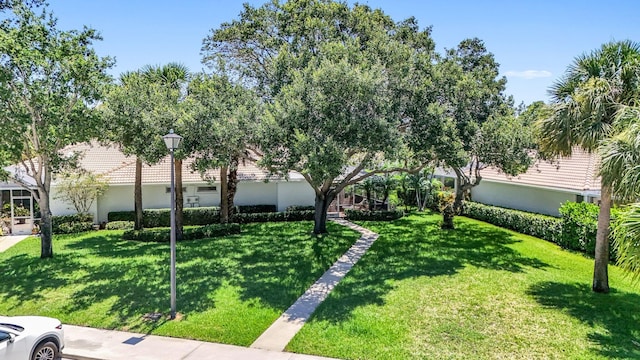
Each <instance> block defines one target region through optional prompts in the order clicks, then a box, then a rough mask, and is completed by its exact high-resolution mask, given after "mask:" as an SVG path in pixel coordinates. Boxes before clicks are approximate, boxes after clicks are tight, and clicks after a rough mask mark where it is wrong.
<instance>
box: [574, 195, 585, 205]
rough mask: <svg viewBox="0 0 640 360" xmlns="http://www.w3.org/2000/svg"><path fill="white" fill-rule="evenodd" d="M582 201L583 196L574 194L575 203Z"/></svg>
mask: <svg viewBox="0 0 640 360" xmlns="http://www.w3.org/2000/svg"><path fill="white" fill-rule="evenodd" d="M583 201H584V196H582V195H576V202H577V203H581V202H583Z"/></svg>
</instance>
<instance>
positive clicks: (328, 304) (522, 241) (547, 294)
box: [287, 215, 640, 359]
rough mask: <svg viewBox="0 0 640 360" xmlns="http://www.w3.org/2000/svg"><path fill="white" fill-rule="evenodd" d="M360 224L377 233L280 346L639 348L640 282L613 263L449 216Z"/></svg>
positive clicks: (406, 355)
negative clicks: (602, 274) (598, 265)
mask: <svg viewBox="0 0 640 360" xmlns="http://www.w3.org/2000/svg"><path fill="white" fill-rule="evenodd" d="M439 222H440V216H437V215H412V216H410V217H406V218H403V219H399V220H396V221H394V222H391V223H382V222H368V223H367V222H363V223H362V225H364V226H365V227H368V228H370V229H372V230H373V231H376V232H378V233H379V234H380V237H379V238H378V240H377V241H376V243H375V244H374V245H373V246H372V247H371V249H370V250H369V252H367V254H365V255H364V257H363V258H362V259H361V260H360V262H359V263H358V264H356V266H355V267H354V268H353V269H352V271H351V272H350V273H349V274H347V276H346V277H345V278H344V279H343V281H342V282H340V284H339V285H338V286H337V287H336V288H335V290H334V292H333V293H331V295H330V296H329V297H328V299H327V300H326V301H325V302H324V303H323V304H322V305H321V306H320V307H319V308H318V310H317V311H316V313H315V314H314V315H313V317H312V319H311V320H310V322H308V323H307V324H306V325H305V326H304V327H303V329H302V330H301V331H300V332H299V333H298V334H297V335H296V337H295V338H294V339H293V340H292V342H291V343H289V345H288V346H287V350H289V351H294V352H301V353H307V354H318V355H323V356H331V357H339V358H343V359H608V358H619V359H623V358H624V359H628V358H640V291H639V290H638V288H637V287H634V286H632V284H631V283H630V282H629V281H628V280H627V279H626V278H624V277H623V276H622V274H621V273H620V271H619V269H618V268H616V267H610V274H609V275H610V277H609V278H610V284H611V286H612V290H611V293H609V294H596V293H593V292H592V291H591V288H590V285H591V277H592V272H593V260H592V259H588V258H585V257H584V256H582V255H580V254H575V253H570V252H566V251H563V250H561V249H559V248H558V247H557V246H555V245H554V244H551V243H548V242H546V241H543V240H540V239H536V238H533V237H530V236H525V235H521V234H517V233H514V232H510V231H506V230H502V229H500V228H497V227H495V226H493V225H490V224H486V223H483V222H479V221H475V220H471V219H466V218H462V217H458V218H456V226H457V229H456V230H454V231H442V230H440V229H439Z"/></svg>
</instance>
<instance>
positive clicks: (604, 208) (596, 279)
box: [592, 185, 611, 293]
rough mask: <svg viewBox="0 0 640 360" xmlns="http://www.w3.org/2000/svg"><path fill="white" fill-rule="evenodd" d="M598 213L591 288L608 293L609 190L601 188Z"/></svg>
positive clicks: (607, 187) (606, 187)
mask: <svg viewBox="0 0 640 360" xmlns="http://www.w3.org/2000/svg"><path fill="white" fill-rule="evenodd" d="M600 199H601V200H600V212H599V213H598V232H597V233H596V254H595V264H594V267H593V286H592V289H593V291H595V292H600V293H608V292H609V272H608V263H609V222H610V220H611V188H610V187H609V186H605V185H603V186H602V192H601V197H600Z"/></svg>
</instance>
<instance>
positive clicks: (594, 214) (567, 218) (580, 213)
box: [558, 201, 620, 260]
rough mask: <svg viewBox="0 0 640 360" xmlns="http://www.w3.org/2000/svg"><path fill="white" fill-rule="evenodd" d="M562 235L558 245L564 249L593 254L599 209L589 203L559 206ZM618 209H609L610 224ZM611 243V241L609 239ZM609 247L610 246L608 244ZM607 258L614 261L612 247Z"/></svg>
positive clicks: (571, 203)
mask: <svg viewBox="0 0 640 360" xmlns="http://www.w3.org/2000/svg"><path fill="white" fill-rule="evenodd" d="M559 211H560V216H561V217H562V233H561V236H560V241H559V242H558V244H559V245H560V246H562V247H563V248H565V249H571V250H578V251H582V252H585V253H587V254H589V255H594V254H595V249H596V234H597V232H598V213H599V212H600V208H599V207H598V205H596V204H591V203H585V202H582V203H575V202H570V201H567V202H565V203H564V204H562V206H560V209H559ZM619 212H620V210H619V209H618V208H612V209H611V222H612V223H613V222H614V221H615V219H616V217H617V215H618V214H619ZM609 242H611V239H609ZM610 245H611V244H610ZM609 249H610V250H611V251H610V254H609V257H610V258H611V259H612V260H613V259H615V257H616V256H615V252H614V251H613V247H612V246H609Z"/></svg>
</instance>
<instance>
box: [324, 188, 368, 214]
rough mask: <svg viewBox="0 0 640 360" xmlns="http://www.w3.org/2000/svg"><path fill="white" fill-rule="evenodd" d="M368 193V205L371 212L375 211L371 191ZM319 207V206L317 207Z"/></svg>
mask: <svg viewBox="0 0 640 360" xmlns="http://www.w3.org/2000/svg"><path fill="white" fill-rule="evenodd" d="M366 192H367V204H369V211H373V206H374V203H373V196H372V194H371V190H366ZM317 201H318V198H317V197H316V204H317ZM316 206H317V205H316Z"/></svg>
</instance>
